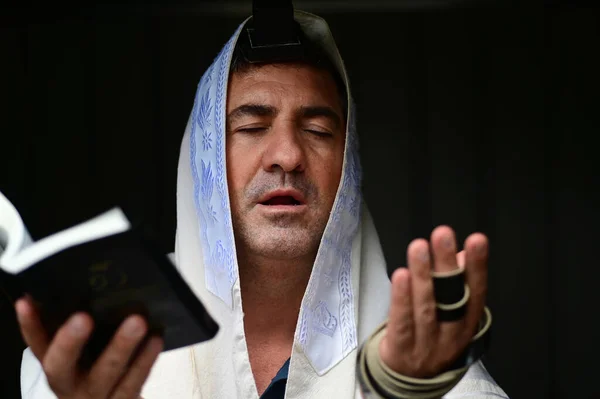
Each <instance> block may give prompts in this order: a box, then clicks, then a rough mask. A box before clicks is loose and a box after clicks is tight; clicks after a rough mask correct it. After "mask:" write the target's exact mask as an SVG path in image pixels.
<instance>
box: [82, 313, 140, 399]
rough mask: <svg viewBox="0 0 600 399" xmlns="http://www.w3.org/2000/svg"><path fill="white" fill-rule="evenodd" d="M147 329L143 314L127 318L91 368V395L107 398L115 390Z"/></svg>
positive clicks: (88, 379) (89, 379) (89, 383)
mask: <svg viewBox="0 0 600 399" xmlns="http://www.w3.org/2000/svg"><path fill="white" fill-rule="evenodd" d="M146 331H147V326H146V322H145V321H144V319H143V318H142V317H141V316H138V315H134V316H129V317H128V318H127V319H125V321H124V322H123V323H122V324H121V326H120V327H119V329H118V330H117V332H116V333H115V335H114V337H113V338H112V340H111V341H110V343H109V344H108V345H107V347H106V349H105V350H104V352H102V354H101V355H100V357H99V358H98V360H96V363H95V364H94V366H92V369H91V370H90V374H89V376H88V378H87V382H86V384H87V387H86V389H87V391H88V393H89V394H90V396H92V397H102V398H105V397H107V396H108V395H109V393H110V392H112V391H113V389H114V388H115V385H117V382H118V381H119V379H120V378H121V376H122V375H123V373H124V372H125V369H126V367H127V364H128V363H129V359H130V358H131V355H132V354H133V353H134V351H135V350H136V348H137V347H138V345H139V343H140V342H141V340H142V338H143V337H144V335H145V334H146Z"/></svg>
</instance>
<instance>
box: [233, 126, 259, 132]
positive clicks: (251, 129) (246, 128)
mask: <svg viewBox="0 0 600 399" xmlns="http://www.w3.org/2000/svg"><path fill="white" fill-rule="evenodd" d="M264 130H266V128H265V127H245V128H242V129H238V130H237V131H238V132H243V133H260V132H262V131H264Z"/></svg>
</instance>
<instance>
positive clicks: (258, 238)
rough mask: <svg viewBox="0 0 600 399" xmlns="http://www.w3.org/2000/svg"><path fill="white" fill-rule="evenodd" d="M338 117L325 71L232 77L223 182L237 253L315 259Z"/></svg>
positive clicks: (332, 179) (279, 68) (339, 137)
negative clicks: (224, 183)
mask: <svg viewBox="0 0 600 399" xmlns="http://www.w3.org/2000/svg"><path fill="white" fill-rule="evenodd" d="M343 114H344V113H343V111H342V106H341V103H340V98H339V95H338V91H337V88H336V84H335V81H334V80H333V77H332V76H331V75H330V74H329V73H328V72H326V71H322V70H319V69H316V68H314V67H311V66H307V65H301V64H298V65H296V64H293V65H288V64H286V65H283V64H278V65H264V66H260V67H255V68H252V69H250V70H249V71H245V72H241V73H233V74H232V76H231V79H230V80H229V87H228V95H227V139H226V151H227V181H228V185H229V197H230V202H231V211H232V218H233V227H234V232H235V238H236V245H237V247H238V250H242V252H243V253H246V254H252V255H255V256H265V257H269V258H272V259H282V260H283V259H294V258H299V257H306V256H314V254H316V251H317V249H318V247H319V243H320V240H321V236H322V234H323V231H324V229H325V226H326V224H327V220H328V219H329V213H330V211H331V208H332V205H333V202H334V200H335V195H336V193H337V189H338V185H339V182H340V177H341V173H342V163H343V159H344V142H345V134H346V125H345V120H344V118H343Z"/></svg>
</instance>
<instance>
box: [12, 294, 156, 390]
mask: <svg viewBox="0 0 600 399" xmlns="http://www.w3.org/2000/svg"><path fill="white" fill-rule="evenodd" d="M15 307H16V311H17V317H18V320H19V325H20V328H21V333H22V334H23V338H24V339H25V342H26V343H27V345H28V346H29V347H30V348H31V351H32V352H33V354H34V355H35V356H36V357H37V358H38V360H39V361H40V363H41V364H42V366H43V369H44V373H45V374H46V378H47V380H48V384H49V385H50V387H51V388H52V390H53V391H54V393H55V394H56V395H57V396H58V397H59V398H60V399H105V398H123V399H136V398H139V397H140V396H139V394H140V392H141V390H142V386H143V384H144V382H145V381H146V378H147V377H148V375H149V373H150V370H151V368H152V365H153V364H154V362H155V360H156V358H157V357H158V355H159V354H160V352H161V351H162V349H163V340H162V339H161V338H160V337H156V336H154V337H149V338H145V337H147V332H148V326H147V323H146V322H145V320H144V319H143V318H142V317H140V316H138V315H132V316H129V317H128V318H127V319H125V321H124V322H123V323H122V324H121V326H120V327H119V328H118V330H117V332H116V333H115V335H114V336H113V337H112V339H111V340H110V343H109V344H108V346H107V347H106V348H105V350H104V352H103V353H102V354H101V355H100V356H99V357H98V359H97V360H96V362H95V363H94V364H93V365H92V366H91V368H90V369H89V371H88V370H85V371H84V370H81V369H80V368H79V366H78V362H79V358H80V356H81V352H82V349H83V348H84V347H85V344H86V342H87V340H88V339H89V337H90V335H91V333H92V331H93V328H94V327H93V324H94V323H93V320H92V318H91V317H90V316H89V315H88V314H85V313H81V312H80V313H76V314H74V315H72V316H71V317H70V318H69V319H68V321H67V322H66V323H65V324H63V325H62V326H61V327H60V328H59V329H58V331H57V332H56V334H55V335H54V337H53V338H52V339H51V340H50V339H49V338H48V337H49V335H48V333H47V332H46V331H45V329H44V327H43V326H42V323H41V321H40V318H39V315H38V314H37V310H36V309H35V306H34V304H33V303H32V302H31V300H30V299H29V298H27V297H23V298H21V299H19V300H18V301H17V303H16V305H15Z"/></svg>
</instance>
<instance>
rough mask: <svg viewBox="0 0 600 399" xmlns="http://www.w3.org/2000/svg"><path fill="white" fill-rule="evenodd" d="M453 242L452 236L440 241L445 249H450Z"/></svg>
mask: <svg viewBox="0 0 600 399" xmlns="http://www.w3.org/2000/svg"><path fill="white" fill-rule="evenodd" d="M453 241H454V240H453V239H452V236H449V235H448V236H445V237H444V238H443V239H442V245H443V246H444V248H446V249H451V248H452V247H453V246H454V242H453Z"/></svg>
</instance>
